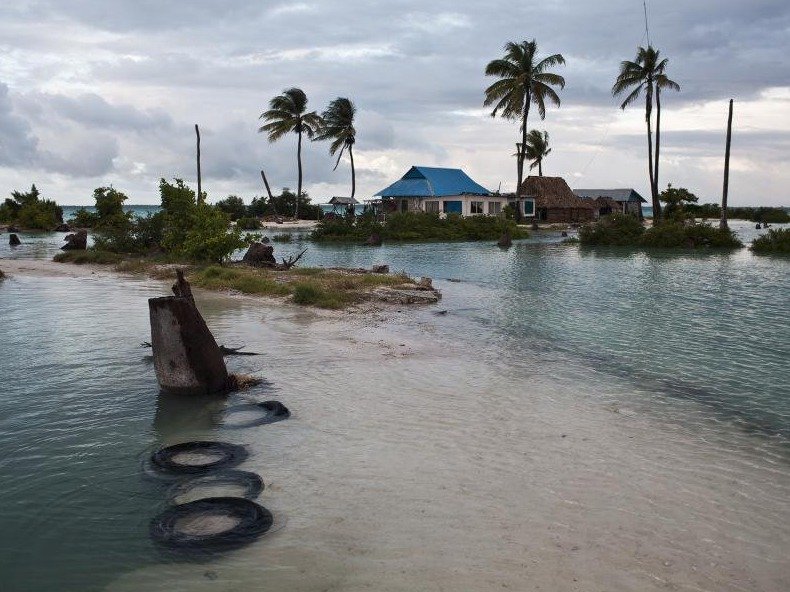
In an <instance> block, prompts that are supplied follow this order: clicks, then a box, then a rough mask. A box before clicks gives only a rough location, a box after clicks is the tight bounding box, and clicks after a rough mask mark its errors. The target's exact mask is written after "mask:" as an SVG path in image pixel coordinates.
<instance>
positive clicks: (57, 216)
mask: <svg viewBox="0 0 790 592" xmlns="http://www.w3.org/2000/svg"><path fill="white" fill-rule="evenodd" d="M40 196H41V194H40V193H39V191H38V189H37V188H36V186H35V185H32V186H31V187H30V191H28V192H22V191H12V192H11V197H10V198H7V199H6V200H5V202H3V204H1V205H0V222H8V223H10V224H14V225H16V226H19V227H21V228H24V229H26V230H52V229H53V228H55V226H57V225H58V224H60V223H62V222H63V209H62V208H61V207H60V206H59V205H58V204H56V203H55V202H54V201H52V200H51V199H41V197H40Z"/></svg>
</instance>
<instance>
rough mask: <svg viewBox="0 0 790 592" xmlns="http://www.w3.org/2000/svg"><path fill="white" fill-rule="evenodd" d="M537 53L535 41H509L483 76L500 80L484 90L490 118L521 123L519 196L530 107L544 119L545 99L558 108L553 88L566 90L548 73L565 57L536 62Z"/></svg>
mask: <svg viewBox="0 0 790 592" xmlns="http://www.w3.org/2000/svg"><path fill="white" fill-rule="evenodd" d="M537 53H538V44H537V43H536V42H535V40H534V39H533V40H532V41H522V42H521V43H515V42H513V41H508V42H507V43H506V44H505V55H504V56H502V57H501V58H499V59H497V60H492V61H491V62H489V63H488V65H487V66H486V70H485V73H486V76H496V77H497V78H499V80H497V81H496V82H495V83H494V84H492V85H491V86H489V87H488V88H487V89H486V90H485V100H484V101H483V104H484V105H485V106H486V107H489V106H491V105H494V110H493V111H492V112H491V117H496V116H497V114H499V115H501V116H502V117H504V118H505V119H510V120H514V121H519V122H520V127H521V148H520V150H519V151H518V154H517V158H516V172H517V174H518V185H517V187H516V193H517V194H518V195H520V192H521V181H522V179H523V176H524V160H525V158H526V146H527V120H528V119H529V108H530V106H531V105H532V104H533V103H534V104H535V106H536V107H537V108H538V115H540V118H541V119H545V118H546V100H547V99H548V100H549V102H551V103H554V104H555V105H556V106H557V107H559V106H560V97H559V96H558V95H557V92H556V91H555V90H554V88H552V87H555V86H558V87H559V88H561V89H562V88H565V79H564V78H563V77H562V76H560V75H559V74H555V73H554V72H551V71H549V69H550V68H552V67H553V66H558V65H560V64H565V58H564V57H562V55H561V54H558V53H555V54H554V55H550V56H548V57H546V58H543V59H542V60H540V61H538V59H537ZM515 214H516V220H520V219H521V210H520V209H518V208H517V209H516V211H515Z"/></svg>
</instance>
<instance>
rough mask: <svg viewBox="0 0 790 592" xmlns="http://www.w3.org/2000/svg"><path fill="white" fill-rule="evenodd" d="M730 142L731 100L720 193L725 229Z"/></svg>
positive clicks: (722, 225)
mask: <svg viewBox="0 0 790 592" xmlns="http://www.w3.org/2000/svg"><path fill="white" fill-rule="evenodd" d="M731 140H732V99H730V114H729V116H728V117H727V147H726V148H725V149H724V188H723V190H722V192H721V222H719V227H720V228H727V192H728V191H729V185H730V141H731Z"/></svg>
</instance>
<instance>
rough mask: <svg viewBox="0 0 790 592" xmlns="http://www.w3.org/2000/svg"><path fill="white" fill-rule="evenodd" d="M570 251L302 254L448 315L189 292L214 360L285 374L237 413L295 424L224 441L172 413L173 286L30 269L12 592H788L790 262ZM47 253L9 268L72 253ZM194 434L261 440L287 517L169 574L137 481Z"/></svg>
mask: <svg viewBox="0 0 790 592" xmlns="http://www.w3.org/2000/svg"><path fill="white" fill-rule="evenodd" d="M747 230H749V229H748V228H746V227H744V231H747ZM23 238H24V237H23ZM558 238H559V237H555V236H551V235H549V236H538V237H536V238H535V239H532V240H531V241H529V242H527V243H520V244H518V245H517V246H515V247H514V248H513V249H511V250H510V251H500V250H499V249H497V248H496V247H494V246H490V245H483V244H453V245H409V246H402V245H399V246H392V247H388V246H385V247H384V248H382V249H370V248H363V247H321V246H315V245H310V246H309V247H310V250H309V251H308V254H307V255H306V259H307V261H306V264H309V265H315V264H323V265H339V266H349V267H357V266H360V267H362V266H366V267H369V266H370V265H371V264H373V263H389V264H390V266H391V268H392V269H393V270H394V271H397V270H400V269H405V270H407V271H408V272H409V273H411V274H413V275H428V276H431V277H433V278H434V279H435V281H434V283H435V284H436V285H437V286H438V287H440V288H441V289H442V291H443V300H442V302H441V303H440V304H439V305H438V307H433V308H426V309H421V310H419V311H414V310H404V311H403V312H400V313H399V312H397V310H393V311H391V312H389V313H386V314H384V313H376V314H374V315H372V316H371V315H349V314H347V313H337V312H333V313H324V312H315V311H310V310H306V309H303V308H299V307H290V306H289V307H278V308H275V307H271V306H268V305H266V304H264V303H262V302H261V301H259V300H256V299H254V298H247V297H227V296H220V295H216V294H209V293H202V292H201V293H198V304H199V306H200V307H201V309H202V311H203V313H204V315H205V316H206V319H207V321H208V324H209V326H210V327H212V329H213V330H214V331H215V333H216V334H217V336H218V340H219V341H220V342H221V343H224V344H227V345H229V346H235V345H240V344H246V345H247V347H248V348H249V349H250V350H257V351H262V352H264V354H265V355H264V356H262V357H260V358H243V359H240V358H236V359H232V361H231V364H232V368H233V369H234V370H236V371H240V372H250V373H256V374H258V375H259V376H262V377H264V378H265V379H266V380H267V381H268V382H266V383H264V385H262V386H260V387H258V388H257V390H252V391H249V392H246V393H244V394H242V395H237V396H236V399H235V400H238V399H250V400H265V399H272V398H276V399H279V400H281V401H282V402H284V403H285V404H286V405H287V406H288V407H289V408H290V409H291V411H292V412H293V416H292V418H291V419H289V420H288V421H286V422H281V423H278V424H275V425H272V426H265V427H261V428H254V429H251V430H234V431H226V430H223V429H222V428H221V427H219V426H218V425H217V423H216V417H217V412H218V410H219V408H221V407H222V405H223V404H222V403H220V404H216V403H211V402H203V403H200V404H197V405H193V404H191V403H190V404H184V403H183V402H182V401H179V400H177V399H176V400H174V399H171V398H167V397H162V396H161V395H158V394H157V388H156V383H155V379H154V376H153V370H152V368H151V366H150V365H149V364H148V362H147V361H146V360H145V359H144V355H145V353H146V352H145V350H143V349H141V348H140V347H139V343H140V342H141V341H145V340H147V339H148V324H147V307H146V298H148V297H150V296H155V295H161V294H163V293H164V292H165V290H166V289H167V288H166V285H165V284H162V283H160V282H157V281H153V280H145V281H143V280H140V279H126V280H119V279H118V278H117V277H114V276H107V275H103V274H102V273H97V274H91V272H90V270H87V271H80V272H79V273H76V272H75V275H76V277H48V276H47V275H46V272H45V271H44V272H42V271H38V272H35V271H34V272H24V271H21V270H20V271H19V272H17V273H14V274H13V277H11V278H10V279H8V280H5V281H4V283H3V284H2V285H0V323H1V324H2V326H3V327H4V339H3V340H2V341H1V342H0V375H2V376H3V377H4V389H3V391H2V393H0V451H1V452H2V454H1V455H0V523H2V524H3V533H2V537H0V584H2V586H0V587H3V588H5V587H6V586H9V589H12V590H21V591H27V590H30V591H40V590H41V591H43V590H52V589H58V590H66V591H71V590H74V591H76V590H80V591H83V590H189V591H193V590H204V589H205V590H212V591H214V590H248V589H266V590H285V589H288V590H326V589H336V590H364V589H376V590H443V589H458V590H465V589H474V590H494V589H496V590H501V589H511V590H585V591H586V590H665V589H675V590H711V591H714V590H716V591H719V590H743V589H749V590H776V591H779V590H786V589H788V587H790V565H788V560H787V557H788V556H790V390H788V375H787V370H786V360H787V359H788V357H789V356H790V321H789V320H788V316H787V312H786V311H787V308H788V305H790V296H789V295H790V273H788V272H790V262H788V261H787V260H786V259H776V258H761V257H755V256H753V255H751V254H750V253H749V252H748V251H745V250H744V251H738V252H735V253H731V254H710V253H708V254H688V253H685V254H669V253H652V254H645V253H639V254H633V253H629V252H627V251H620V250H598V251H584V250H582V249H579V247H577V246H562V245H558V244H556V243H553V242H552V241H556V240H557V239H558ZM53 244H54V247H53ZM38 245H39V246H37V247H34V248H31V249H30V250H29V251H27V252H25V251H16V252H15V253H14V257H31V256H36V253H38V254H39V255H40V256H41V257H49V256H51V253H52V252H53V250H54V249H55V248H56V246H57V242H56V241H55V242H54V243H53V241H52V239H51V237H50V238H47V237H41V238H40V239H39V243H38ZM28 246H29V245H28ZM298 247H299V245H298V244H294V245H293V246H292V247H290V248H292V249H293V250H296V249H298ZM3 249H7V247H6V246H3ZM0 256H4V257H7V256H9V253H8V252H7V251H6V250H3V251H2V252H0ZM14 265H17V266H20V265H21V266H24V263H22V264H20V263H15V264H14ZM6 266H11V264H10V263H8V262H6ZM3 268H4V265H3V261H2V260H0V269H3ZM450 279H453V280H455V279H459V280H462V281H461V282H455V281H449V280H450ZM439 310H447V311H448V312H447V314H442V315H437V314H435V313H436V312H438V311H439ZM5 377H10V379H5ZM198 437H209V438H218V439H228V440H230V441H234V442H240V443H245V444H248V445H249V446H250V447H251V449H252V452H253V454H251V457H250V460H249V461H247V463H246V464H245V465H243V468H249V469H251V470H254V471H256V472H259V473H260V474H261V476H262V477H263V479H264V481H265V483H266V486H267V488H266V490H265V491H264V493H263V495H262V497H261V499H260V501H261V503H263V504H264V505H265V506H267V507H269V508H270V509H271V510H272V511H273V512H274V514H275V516H276V517H277V519H278V522H277V525H276V528H275V531H274V532H272V533H270V534H269V535H267V536H266V537H264V538H263V539H261V540H260V541H259V542H258V543H256V544H254V545H252V546H250V547H247V548H246V549H243V550H241V551H237V552H235V553H232V554H228V555H225V556H221V557H217V558H214V559H212V560H210V561H208V562H202V563H194V562H184V561H175V560H172V559H169V558H165V557H162V556H161V555H160V554H159V553H158V552H157V551H156V550H155V549H154V548H153V547H152V546H151V545H150V543H149V541H148V538H147V525H148V520H149V519H150V518H151V516H153V515H154V514H155V513H156V512H157V511H158V510H159V509H160V508H161V506H162V500H163V496H162V492H161V490H160V489H159V488H158V486H157V485H156V484H155V483H151V482H150V481H146V480H145V479H143V478H142V477H141V460H142V458H143V457H144V456H145V455H146V453H147V452H148V451H150V450H151V449H152V448H154V447H155V446H157V445H160V444H162V443H171V442H176V441H181V440H185V439H191V438H198ZM42 558H46V561H42Z"/></svg>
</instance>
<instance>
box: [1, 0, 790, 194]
mask: <svg viewBox="0 0 790 592" xmlns="http://www.w3.org/2000/svg"><path fill="white" fill-rule="evenodd" d="M648 12H649V19H650V37H651V41H652V43H653V44H654V45H656V46H657V47H659V48H660V49H661V51H662V53H663V54H664V55H665V56H666V57H668V58H669V59H670V73H671V76H672V78H673V79H675V80H676V81H677V82H679V83H680V84H681V86H682V92H680V93H672V94H671V95H667V96H666V98H665V101H664V103H665V109H666V110H665V113H666V118H667V121H671V118H672V110H673V109H674V110H678V109H682V108H693V107H695V106H698V105H701V104H704V103H706V102H709V101H724V100H726V99H728V98H730V97H731V96H732V97H735V98H736V100H737V101H747V100H755V99H757V98H759V97H761V96H762V95H763V93H764V92H765V91H766V89H770V88H773V87H787V86H790V60H788V59H787V57H786V55H785V52H786V47H788V46H790V33H789V32H790V7H789V6H788V3H787V1H786V0H756V1H753V2H744V1H743V0H696V1H695V2H688V1H686V0H666V1H664V2H661V3H658V2H655V1H654V2H648ZM533 37H534V38H536V39H537V41H538V44H539V48H540V51H541V53H543V54H544V55H545V54H549V53H555V52H560V53H562V54H563V55H564V56H565V58H566V60H567V64H566V66H565V67H562V68H559V69H558V70H559V72H560V73H562V74H563V75H564V76H565V78H566V81H567V85H566V87H565V89H564V90H563V91H562V93H561V97H562V101H563V107H562V109H560V110H559V111H557V110H556V109H552V110H550V111H549V114H548V116H547V119H546V121H545V122H543V123H542V122H540V121H539V119H538V118H537V117H535V118H534V119H532V120H531V122H530V123H531V125H534V126H541V127H546V128H547V129H549V130H550V131H551V133H552V138H556V139H557V141H561V140H562V141H565V142H567V143H568V144H569V145H570V144H571V143H572V144H573V145H574V146H575V147H579V148H584V147H587V148H589V147H590V146H599V145H601V146H603V147H604V148H603V149H604V150H608V151H610V152H612V153H616V152H618V151H622V150H623V149H625V148H626V147H627V148H628V149H629V150H632V151H633V152H634V154H640V155H641V153H642V152H643V151H644V150H643V148H644V146H643V144H644V137H643V136H639V135H637V134H636V133H634V134H633V135H614V134H612V135H611V136H610V137H608V138H606V137H605V134H602V132H601V131H600V129H601V127H602V126H605V125H607V121H608V120H610V119H611V118H612V117H614V114H616V112H617V108H618V101H617V100H616V99H615V98H613V97H612V96H611V92H610V89H611V85H612V82H613V80H614V77H615V76H616V74H617V70H618V65H619V62H620V61H621V60H623V59H630V58H632V57H633V56H634V54H635V51H636V47H637V46H638V45H646V44H647V34H646V32H645V23H644V15H643V11H642V2H641V0H611V1H608V2H606V3H599V2H585V1H583V0H573V1H571V0H556V1H552V2H537V1H527V2H522V3H515V4H514V3H512V2H505V1H504V0H493V1H490V2H485V3H481V2H472V1H470V0H436V1H434V2H431V3H430V4H428V3H425V2H424V0H397V1H393V2H388V3H378V2H376V3H374V2H369V1H362V0H321V1H320V2H319V1H309V0H306V1H295V2H267V1H264V2H253V1H251V0H192V1H191V2H188V3H186V2H161V0H157V1H156V2H154V1H153V0H138V1H135V2H132V1H129V0H72V1H69V2H62V1H59V0H37V1H36V2H7V3H3V4H2V5H0V50H2V51H0V80H2V81H4V82H5V83H6V84H7V86H0V140H2V142H1V143H0V168H2V167H6V168H8V167H15V168H26V169H30V170H40V171H42V173H44V174H46V173H47V172H52V173H58V174H61V175H66V176H69V175H71V176H74V177H86V176H87V177H103V176H107V177H110V178H112V179H113V180H115V181H117V182H118V183H123V182H124V181H126V182H128V183H129V184H131V185H132V186H133V188H138V189H140V190H141V191H147V189H145V188H148V187H152V188H153V187H155V184H156V179H158V178H159V177H160V176H165V177H170V176H173V175H179V176H183V177H184V178H191V175H193V174H194V173H193V169H194V162H193V158H194V156H193V154H194V132H193V131H192V125H193V124H194V123H195V122H197V123H200V125H201V129H202V130H203V135H204V140H203V144H204V146H203V152H204V155H205V157H204V167H203V171H204V175H205V176H206V178H207V181H210V180H211V179H214V180H216V181H217V185H218V186H220V187H223V188H224V187H234V186H238V187H239V188H240V189H239V191H240V192H244V191H246V192H248V193H251V192H256V191H260V189H261V188H260V182H259V173H258V171H259V170H260V169H261V168H262V167H265V168H266V170H267V174H269V176H270V177H272V179H273V183H274V184H275V185H278V186H280V185H294V184H295V176H296V175H295V168H296V167H295V146H294V144H295V139H294V138H286V139H284V140H282V141H281V142H278V143H276V144H269V143H268V142H267V141H266V139H265V138H264V137H263V136H262V135H260V134H257V133H256V128H257V125H258V121H257V117H258V115H259V114H260V113H261V111H263V110H264V109H265V108H266V104H267V102H268V100H269V99H270V98H271V97H272V96H273V95H274V94H276V93H279V92H280V91H282V90H283V89H285V88H288V87H291V86H299V87H301V88H303V89H304V90H305V91H306V92H307V94H308V96H309V98H310V108H311V109H316V110H318V111H321V110H322V108H323V107H324V106H325V105H326V104H327V103H328V102H329V101H330V100H332V99H333V98H335V97H337V96H348V97H350V98H352V99H353V100H354V101H355V103H356V104H357V106H358V109H359V116H358V130H359V136H358V145H357V149H356V150H355V154H357V153H358V154H359V158H358V159H356V161H357V162H356V164H357V167H358V173H359V181H360V185H361V187H362V188H363V191H373V190H376V189H379V188H380V187H379V185H381V184H382V183H383V182H384V181H386V180H388V179H389V178H391V177H392V176H393V175H395V174H397V172H396V170H397V169H398V167H401V166H403V165H405V163H406V159H413V160H414V162H413V164H455V165H459V166H465V167H466V168H469V169H470V170H472V171H476V174H478V175H480V174H482V175H483V177H484V178H481V179H480V181H481V182H483V183H484V184H485V183H488V184H492V183H494V184H495V183H497V182H498V181H499V180H500V179H503V178H504V179H506V182H507V180H508V179H510V178H511V177H512V176H513V175H512V173H511V172H510V169H511V168H512V159H510V157H509V154H510V153H511V151H512V150H511V148H510V146H511V145H512V141H513V137H514V135H515V126H511V127H507V126H506V125H503V124H501V123H499V122H497V123H493V122H491V120H490V119H486V118H485V117H484V116H483V115H484V113H485V111H486V110H485V109H484V108H483V106H482V99H483V89H484V88H485V87H486V86H487V85H488V84H490V83H491V82H492V80H491V79H487V78H486V77H485V76H484V73H483V70H484V67H485V64H486V63H487V62H488V61H489V60H491V59H493V58H496V57H499V56H500V55H501V54H502V47H503V44H504V43H505V41H508V40H521V39H532V38H533ZM629 111H630V112H629V116H630V117H633V119H634V121H635V122H637V121H639V118H640V113H639V109H637V108H634V109H632V110H629ZM607 113H608V114H609V115H606V114H607ZM590 117H594V118H596V119H595V121H592V120H589V119H587V118H590ZM592 130H597V131H592ZM555 132H556V133H555ZM760 133H761V132H748V131H745V132H744V133H741V134H739V135H736V139H737V141H738V142H740V146H743V148H744V149H746V147H747V146H748V147H749V150H750V151H751V152H753V153H754V154H759V155H761V156H762V157H764V158H766V159H769V160H771V161H777V160H778V159H780V158H782V156H781V152H782V151H783V150H785V148H786V146H787V141H788V139H787V135H788V134H787V133H786V132H785V131H783V130H781V129H779V130H776V131H775V133H773V134H771V135H770V136H769V135H766V134H763V135H760ZM705 134H709V136H710V137H707V136H706V135H705ZM663 137H664V139H665V141H664V143H663V145H664V146H665V148H664V150H665V152H664V154H666V155H668V156H669V155H671V154H675V153H683V154H685V155H689V156H693V155H707V156H710V155H715V154H718V153H719V152H720V150H719V142H718V139H717V137H716V134H714V133H712V132H710V133H709V132H697V131H694V130H687V131H669V130H667V131H665V132H664V135H663ZM604 140H606V141H607V142H608V143H605V142H604ZM681 145H682V147H681ZM555 148H556V149H555V150H554V152H553V154H552V159H553V162H554V163H555V165H556V166H557V168H558V169H560V167H563V168H564V170H565V171H566V172H567V173H568V174H571V172H572V171H574V170H578V169H581V168H584V166H585V165H584V163H585V162H588V161H589V159H590V157H589V155H588V154H586V153H585V154H583V155H582V156H579V157H578V158H580V159H581V164H579V162H576V161H573V160H572V159H570V157H568V160H565V161H563V160H562V159H563V158H566V157H565V156H563V150H562V148H561V146H555ZM596 150H598V149H597V148H596ZM499 151H501V153H502V154H504V156H502V157H501V158H499V159H498V160H497V157H496V154H499ZM569 152H573V151H572V150H566V151H565V154H568V153H569ZM459 155H461V157H462V158H469V159H470V161H469V162H452V163H451V162H449V160H450V159H452V158H456V159H457V158H459ZM366 156H367V157H368V158H366ZM304 157H305V171H306V182H307V183H308V185H310V184H313V185H319V186H321V187H323V188H324V190H325V191H328V192H329V191H344V190H345V189H344V187H345V186H346V185H347V176H348V170H347V163H341V166H340V167H338V170H337V171H333V170H332V167H333V166H334V161H333V160H332V159H331V158H330V157H329V155H328V154H327V150H326V146H325V145H319V144H310V145H307V146H306V149H305V154H304ZM755 158H759V156H755ZM609 160H611V159H606V158H603V157H601V158H598V159H597V160H596V162H597V163H607V162H609ZM494 162H499V163H501V164H499V165H496V166H497V168H496V170H491V169H492V164H491V163H494ZM607 166H608V165H607ZM639 168H640V170H639V171H638V172H635V173H634V177H633V179H634V180H630V181H629V182H632V183H643V182H644V179H642V177H643V175H642V172H643V171H642V170H641V167H639ZM668 170H669V169H668ZM481 171H482V173H481ZM605 172H606V170H601V171H596V174H601V175H602V176H603V175H604V173H605ZM611 172H612V174H613V175H614V174H617V175H620V173H621V171H614V170H612V171H611ZM637 175H638V176H637ZM486 176H487V178H485V177H486ZM2 178H3V177H2V170H0V183H1V182H2ZM618 178H619V177H618ZM699 178H700V179H703V177H702V176H700V177H699ZM624 181H628V179H625V180H624ZM705 182H708V183H709V185H710V186H711V187H714V186H715V185H716V184H717V183H718V181H716V182H715V183H714V181H713V180H712V179H711V180H710V181H705ZM62 183H64V184H65V183H67V181H63V182H62ZM0 189H5V188H0ZM146 195H151V194H150V193H148V194H146Z"/></svg>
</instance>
